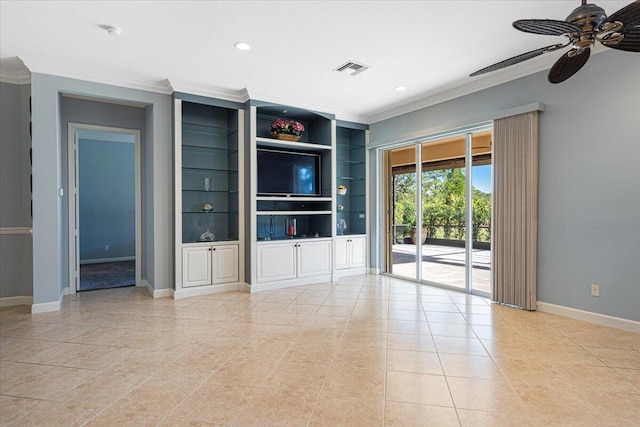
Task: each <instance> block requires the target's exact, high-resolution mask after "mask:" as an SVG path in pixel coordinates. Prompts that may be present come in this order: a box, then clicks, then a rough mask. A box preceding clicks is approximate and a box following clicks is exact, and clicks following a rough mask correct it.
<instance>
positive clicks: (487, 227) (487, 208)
mask: <svg viewBox="0 0 640 427" xmlns="http://www.w3.org/2000/svg"><path fill="white" fill-rule="evenodd" d="M475 163H476V162H475V159H474V166H473V170H472V174H471V175H472V177H473V178H472V185H473V188H472V200H473V202H472V203H473V212H472V218H473V225H472V240H473V251H472V255H471V258H472V260H471V261H472V263H471V266H472V269H473V270H472V275H471V277H472V281H471V289H472V290H473V291H476V292H482V293H487V294H489V293H491V192H492V191H491V189H492V184H491V176H492V169H493V166H492V165H491V164H485V165H475Z"/></svg>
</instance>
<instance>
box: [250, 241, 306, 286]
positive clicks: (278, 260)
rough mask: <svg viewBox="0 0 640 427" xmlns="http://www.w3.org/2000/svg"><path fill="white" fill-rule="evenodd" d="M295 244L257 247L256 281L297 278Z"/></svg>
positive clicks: (274, 244) (273, 244)
mask: <svg viewBox="0 0 640 427" xmlns="http://www.w3.org/2000/svg"><path fill="white" fill-rule="evenodd" d="M296 245H297V243H294V242H286V243H268V244H259V245H258V281H260V282H272V281H274V280H287V279H295V278H296V277H297V272H296V270H297V266H296V259H297V252H298V250H297V249H298V248H297V246H296Z"/></svg>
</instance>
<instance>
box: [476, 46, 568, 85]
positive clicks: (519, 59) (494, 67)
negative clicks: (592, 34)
mask: <svg viewBox="0 0 640 427" xmlns="http://www.w3.org/2000/svg"><path fill="white" fill-rule="evenodd" d="M564 46H565V45H562V44H552V45H551V46H546V47H541V48H540V49H536V50H532V51H531V52H527V53H522V54H520V55H518V56H514V57H512V58H509V59H505V60H504V61H500V62H497V63H495V64H493V65H489V66H488V67H485V68H483V69H481V70H478V71H476V72H474V73H472V74H470V75H469V76H470V77H474V76H479V75H480V74H484V73H488V72H491V71H495V70H499V69H501V68H506V67H509V66H511V65H515V64H518V63H520V62H522V61H526V60H527V59H531V58H535V57H536V56H540V55H542V54H543V53H546V52H550V51H553V50H556V49H560V48H562V47H564Z"/></svg>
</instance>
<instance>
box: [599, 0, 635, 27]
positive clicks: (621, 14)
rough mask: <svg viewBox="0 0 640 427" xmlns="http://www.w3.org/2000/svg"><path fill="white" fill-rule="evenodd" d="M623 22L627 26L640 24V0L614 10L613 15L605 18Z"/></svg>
mask: <svg viewBox="0 0 640 427" xmlns="http://www.w3.org/2000/svg"><path fill="white" fill-rule="evenodd" d="M615 21H618V22H622V24H623V25H624V26H625V27H627V28H632V27H635V26H638V25H640V0H636V1H634V2H633V3H630V4H628V5H626V6H625V7H623V8H622V9H620V10H618V11H617V12H613V13H612V14H611V16H609V17H607V19H605V21H604V22H605V23H606V22H615Z"/></svg>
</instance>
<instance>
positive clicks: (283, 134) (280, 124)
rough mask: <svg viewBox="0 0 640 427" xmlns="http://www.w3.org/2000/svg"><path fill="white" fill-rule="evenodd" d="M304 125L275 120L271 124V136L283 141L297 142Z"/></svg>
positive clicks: (293, 121)
mask: <svg viewBox="0 0 640 427" xmlns="http://www.w3.org/2000/svg"><path fill="white" fill-rule="evenodd" d="M302 132H304V125H303V124H302V123H300V122H298V121H295V120H285V119H276V120H274V121H273V123H271V136H273V137H274V138H277V139H282V140H285V141H293V142H298V141H299V140H300V138H301V137H302Z"/></svg>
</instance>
